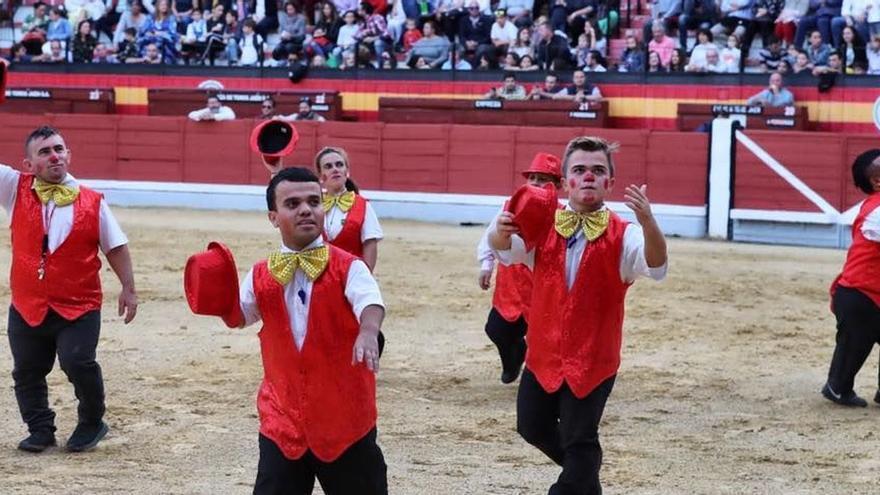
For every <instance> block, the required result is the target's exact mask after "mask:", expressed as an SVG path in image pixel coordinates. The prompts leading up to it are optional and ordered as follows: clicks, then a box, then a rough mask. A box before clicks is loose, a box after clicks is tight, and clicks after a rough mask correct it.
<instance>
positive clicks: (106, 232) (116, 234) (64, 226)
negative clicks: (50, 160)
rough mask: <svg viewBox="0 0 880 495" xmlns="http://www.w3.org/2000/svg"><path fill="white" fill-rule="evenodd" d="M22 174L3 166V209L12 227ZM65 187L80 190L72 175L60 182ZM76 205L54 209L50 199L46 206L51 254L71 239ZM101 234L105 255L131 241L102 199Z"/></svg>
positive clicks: (0, 178) (0, 199)
mask: <svg viewBox="0 0 880 495" xmlns="http://www.w3.org/2000/svg"><path fill="white" fill-rule="evenodd" d="M20 176H21V172H19V171H18V170H15V169H13V168H11V167H9V166H7V165H0V206H2V207H3V209H5V210H6V213H7V214H8V222H9V225H11V224H12V211H13V209H14V208H15V197H16V196H17V195H18V179H19V177H20ZM61 183H62V184H64V185H66V186H71V187H76V188H79V182H78V181H77V180H76V179H75V178H74V177H73V176H72V175H70V174H67V176H66V177H64V180H63V181H61ZM73 207H74V205H73V204H69V205H67V206H55V202H54V201H52V200H51V199H50V200H49V202H48V203H47V204H44V205H43V227H44V228H46V227H47V225H48V228H47V229H46V230H48V233H49V252H50V253H53V252H55V250H56V249H58V246H60V245H61V243H63V242H64V240H65V239H67V236H68V235H70V230H71V229H72V228H73ZM98 222H99V224H98V234H99V237H100V247H101V251H102V252H103V253H104V254H107V253H108V252H110V251H112V250H113V249H114V248H116V247H119V246H122V245H123V244H128V238H127V237H126V236H125V233H124V232H122V228H120V227H119V223H118V222H117V221H116V218H115V217H114V216H113V213H112V212H111V211H110V207H109V206H107V202H106V201H104V199H103V198H102V199H101V209H100V213H99V219H98Z"/></svg>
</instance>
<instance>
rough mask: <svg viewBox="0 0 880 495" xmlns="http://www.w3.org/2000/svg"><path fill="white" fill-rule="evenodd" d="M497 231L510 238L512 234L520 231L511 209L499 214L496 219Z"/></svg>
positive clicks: (500, 234)
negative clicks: (514, 221)
mask: <svg viewBox="0 0 880 495" xmlns="http://www.w3.org/2000/svg"><path fill="white" fill-rule="evenodd" d="M495 231H496V232H498V235H499V236H501V237H503V238H505V239H509V238H510V236H512V235H513V234H516V233H518V232H519V227H517V226H516V224H515V223H513V213H511V212H509V211H502V212H501V214H500V215H498V219H497V220H496V221H495Z"/></svg>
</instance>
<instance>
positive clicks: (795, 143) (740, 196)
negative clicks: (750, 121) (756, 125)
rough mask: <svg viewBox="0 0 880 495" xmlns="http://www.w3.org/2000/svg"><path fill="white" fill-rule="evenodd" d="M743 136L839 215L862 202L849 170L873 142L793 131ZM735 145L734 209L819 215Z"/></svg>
mask: <svg viewBox="0 0 880 495" xmlns="http://www.w3.org/2000/svg"><path fill="white" fill-rule="evenodd" d="M746 134H747V135H748V136H749V137H750V138H752V140H754V141H755V142H756V143H757V144H758V145H759V146H761V148H763V149H764V150H765V151H767V153H769V154H770V156H772V157H773V158H775V159H776V160H777V161H778V162H779V163H781V164H782V165H784V166H785V167H786V168H787V169H789V170H790V171H791V172H792V173H793V174H794V175H795V176H797V177H798V178H799V179H800V180H802V181H803V182H804V183H805V184H807V185H808V186H810V188H811V189H813V190H814V191H816V193H818V194H819V195H820V196H822V197H823V198H825V200H826V201H828V203H830V204H831V205H832V206H834V207H835V208H837V210H838V211H846V210H847V209H849V208H850V207H852V206H853V205H855V204H856V203H858V202H859V201H861V200H862V199H864V194H863V193H862V192H861V191H859V190H858V189H856V187H855V186H854V185H853V183H852V172H851V169H850V167H851V166H852V162H853V159H854V158H855V157H856V156H857V155H859V154H860V153H862V152H863V151H865V150H867V149H869V148H876V147H877V139H876V138H872V137H871V136H865V135H847V134H839V133H834V134H832V133H819V132H809V133H803V132H792V131H785V132H780V131H747V133H746ZM736 146H737V148H736V171H735V184H736V186H735V190H734V208H747V209H760V210H783V211H804V212H820V211H821V210H819V208H818V207H817V206H815V205H814V204H813V203H812V202H811V201H810V200H808V199H807V198H806V197H804V196H803V195H802V194H800V193H799V192H798V191H797V190H796V189H794V188H793V187H792V186H790V185H789V184H788V183H787V182H785V180H783V179H782V178H781V177H780V176H779V175H777V174H776V173H775V172H773V171H772V170H770V169H769V168H768V167H767V166H766V165H764V163H763V162H762V161H761V160H760V159H759V158H758V157H757V156H755V155H754V154H752V152H750V151H749V150H748V149H746V148H745V147H744V146H743V145H742V143H737V145H736Z"/></svg>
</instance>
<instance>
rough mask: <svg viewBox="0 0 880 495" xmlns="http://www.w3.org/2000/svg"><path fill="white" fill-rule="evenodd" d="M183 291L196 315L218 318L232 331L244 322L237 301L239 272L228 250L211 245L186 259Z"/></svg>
mask: <svg viewBox="0 0 880 495" xmlns="http://www.w3.org/2000/svg"><path fill="white" fill-rule="evenodd" d="M183 290H184V292H185V293H186V302H188V303H189V308H190V309H191V310H192V312H193V313H195V314H197V315H207V316H219V317H221V318H223V322H224V323H226V325H227V326H228V327H230V328H238V327H240V326H241V325H242V324H243V323H244V319H243V315H242V314H241V305H240V302H239V298H238V269H237V268H236V267H235V258H233V257H232V252H230V251H229V248H227V247H226V246H224V245H223V244H221V243H219V242H211V243H209V244H208V249H206V250H205V251H202V252H200V253H196V254H194V255H192V256H190V257H189V259H188V260H186V269H185V270H184V273H183Z"/></svg>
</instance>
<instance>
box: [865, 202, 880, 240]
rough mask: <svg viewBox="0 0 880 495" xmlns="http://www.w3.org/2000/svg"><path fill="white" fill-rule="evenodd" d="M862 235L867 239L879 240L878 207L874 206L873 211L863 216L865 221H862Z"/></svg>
mask: <svg viewBox="0 0 880 495" xmlns="http://www.w3.org/2000/svg"><path fill="white" fill-rule="evenodd" d="M862 235H863V236H865V239H868V240H869V241H874V242H880V208H874V211H872V212H871V213H868V216H866V217H865V221H864V222H862Z"/></svg>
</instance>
